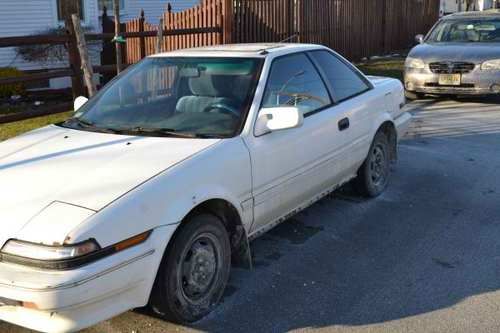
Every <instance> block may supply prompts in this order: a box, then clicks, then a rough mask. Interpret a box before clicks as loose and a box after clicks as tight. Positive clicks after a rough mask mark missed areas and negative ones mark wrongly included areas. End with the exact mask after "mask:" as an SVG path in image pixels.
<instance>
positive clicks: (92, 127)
mask: <svg viewBox="0 0 500 333" xmlns="http://www.w3.org/2000/svg"><path fill="white" fill-rule="evenodd" d="M64 123H74V124H76V125H78V126H80V127H81V128H86V129H89V130H93V131H98V132H103V133H110V134H120V133H121V131H119V130H116V129H113V128H107V127H99V126H96V125H95V124H94V123H93V122H90V121H88V120H83V119H80V118H69V119H68V120H66V121H65V122H64Z"/></svg>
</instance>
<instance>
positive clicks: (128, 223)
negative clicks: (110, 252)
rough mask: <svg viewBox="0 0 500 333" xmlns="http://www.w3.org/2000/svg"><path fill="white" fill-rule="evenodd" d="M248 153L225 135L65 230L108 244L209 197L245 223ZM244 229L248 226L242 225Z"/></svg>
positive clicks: (177, 216)
mask: <svg viewBox="0 0 500 333" xmlns="http://www.w3.org/2000/svg"><path fill="white" fill-rule="evenodd" d="M251 186H252V185H251V166H250V156H249V153H248V150H247V148H246V146H245V145H244V144H243V142H242V141H241V139H240V138H234V139H227V140H224V142H223V143H221V144H218V145H216V146H213V147H211V148H209V149H207V150H206V151H204V152H202V153H200V154H198V155H195V156H194V157H192V158H190V159H188V160H186V161H184V162H183V163H181V164H179V165H177V166H175V167H173V168H172V169H169V170H167V171H166V172H164V173H162V174H160V175H158V176H156V177H154V178H153V179H151V180H149V181H148V182H146V183H144V184H143V185H141V186H140V187H138V188H136V189H134V190H132V191H130V192H129V193H127V194H125V195H124V196H123V197H121V198H120V199H118V200H116V201H115V202H113V203H111V204H109V205H108V206H107V207H105V208H103V209H102V210H101V211H99V212H98V213H96V214H95V215H94V216H92V217H91V218H89V219H88V220H87V221H86V222H85V223H83V224H81V225H79V226H78V227H77V228H75V229H74V230H73V231H72V232H71V233H70V234H69V235H68V242H69V243H74V242H79V241H82V240H86V239H89V238H95V239H96V240H97V241H98V243H99V244H100V245H101V246H102V247H105V246H109V245H112V244H115V243H117V242H120V241H122V240H124V239H127V238H130V237H132V236H135V235H137V234H140V233H142V232H144V231H147V230H152V229H155V228H157V227H159V226H165V225H172V224H179V223H180V222H181V221H182V220H183V219H184V217H185V216H186V215H187V214H188V213H189V212H190V211H191V210H192V209H193V208H195V207H196V206H198V205H199V204H201V203H203V202H204V201H207V200H210V199H223V200H226V201H228V202H230V203H231V204H232V205H233V206H234V207H235V208H236V210H237V211H238V213H239V214H240V218H241V220H242V223H243V225H244V226H245V227H246V228H248V227H249V226H250V225H251V222H252V219H253V209H252V207H251V205H249V207H248V208H247V209H243V208H242V203H244V202H249V201H250V200H251V197H252V195H251ZM247 230H248V229H247Z"/></svg>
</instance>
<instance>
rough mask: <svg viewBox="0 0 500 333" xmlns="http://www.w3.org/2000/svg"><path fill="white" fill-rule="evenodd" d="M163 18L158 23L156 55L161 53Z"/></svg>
mask: <svg viewBox="0 0 500 333" xmlns="http://www.w3.org/2000/svg"><path fill="white" fill-rule="evenodd" d="M162 45H163V17H161V18H160V22H159V23H158V35H157V36H156V50H155V51H156V53H161V52H163V47H162Z"/></svg>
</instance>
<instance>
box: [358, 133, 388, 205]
mask: <svg viewBox="0 0 500 333" xmlns="http://www.w3.org/2000/svg"><path fill="white" fill-rule="evenodd" d="M389 155H390V147H389V140H388V139H387V136H386V135H385V134H384V133H383V132H378V133H377V134H376V135H375V138H374V139H373V143H372V145H371V146H370V151H369V152H368V156H367V158H366V160H365V161H364V162H363V165H362V166H361V167H360V168H359V170H358V175H357V177H356V178H355V179H354V187H355V188H356V190H357V192H358V193H359V194H361V195H362V196H365V197H369V198H375V197H378V196H379V195H380V194H382V192H384V190H385V189H386V188H387V185H388V183H389V178H390V174H391V165H390V157H389Z"/></svg>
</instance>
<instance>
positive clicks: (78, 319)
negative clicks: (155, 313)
mask: <svg viewBox="0 0 500 333" xmlns="http://www.w3.org/2000/svg"><path fill="white" fill-rule="evenodd" d="M175 228H176V226H175V225H171V226H165V227H162V228H158V229H156V230H155V231H154V232H153V233H152V234H151V236H150V238H149V239H148V240H147V241H146V242H145V243H142V244H139V245H137V246H135V247H132V248H130V249H127V250H125V251H123V252H119V253H117V254H115V255H112V256H110V257H107V258H104V259H102V260H99V261H97V262H95V263H92V264H90V265H87V266H83V267H81V268H78V269H75V270H71V271H43V270H37V269H34V268H30V267H24V266H19V265H13V264H8V263H0V298H2V299H4V300H5V299H7V300H10V301H13V302H14V303H18V304H9V303H10V302H7V303H8V304H9V305H3V306H0V320H4V321H6V322H10V323H13V324H16V325H20V326H24V327H27V328H30V329H34V330H37V331H42V332H73V331H77V330H80V329H83V328H86V327H89V326H91V325H94V324H96V323H98V322H100V321H103V320H106V319H109V318H111V317H113V316H115V315H118V314H120V313H123V312H125V311H128V310H130V309H133V308H136V307H141V306H144V305H146V304H147V303H148V300H149V295H150V292H151V288H152V286H153V283H154V279H155V277H156V271H157V269H158V266H159V263H160V261H161V257H162V256H163V251H164V248H165V246H166V244H167V243H168V240H169V239H170V237H171V235H172V234H173V232H174V230H175ZM23 303H24V304H34V305H35V306H34V307H33V306H27V305H24V306H23V305H22V304H23Z"/></svg>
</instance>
